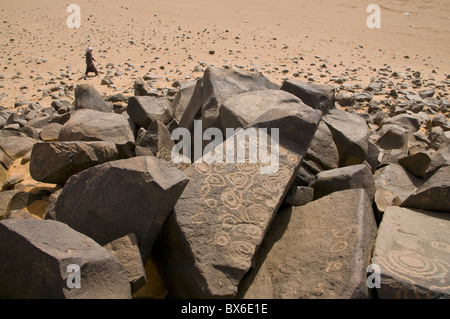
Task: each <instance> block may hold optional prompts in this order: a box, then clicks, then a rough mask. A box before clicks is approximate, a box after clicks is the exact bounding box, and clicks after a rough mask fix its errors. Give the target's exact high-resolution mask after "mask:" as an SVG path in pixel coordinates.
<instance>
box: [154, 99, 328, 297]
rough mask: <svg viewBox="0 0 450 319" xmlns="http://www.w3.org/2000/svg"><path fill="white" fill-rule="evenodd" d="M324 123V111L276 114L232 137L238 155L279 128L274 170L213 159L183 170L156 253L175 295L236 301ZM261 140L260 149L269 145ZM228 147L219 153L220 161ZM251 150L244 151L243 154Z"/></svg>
mask: <svg viewBox="0 0 450 319" xmlns="http://www.w3.org/2000/svg"><path fill="white" fill-rule="evenodd" d="M320 117H321V112H320V111H317V110H314V109H312V108H310V107H308V106H306V105H305V106H304V107H303V108H302V109H301V110H298V109H291V110H286V109H283V110H278V109H273V110H271V111H269V112H267V113H265V114H264V115H262V116H261V117H260V118H259V119H257V120H256V121H255V124H254V125H253V126H249V127H246V128H245V130H241V131H239V132H238V133H237V134H236V135H235V136H233V137H232V138H233V139H234V140H236V141H238V142H237V143H233V144H234V149H235V151H236V145H238V144H239V139H242V138H245V136H246V135H248V134H250V132H251V131H254V130H256V129H260V128H266V129H268V132H269V129H271V128H279V130H280V132H279V137H280V139H279V145H278V149H279V152H277V153H278V154H279V156H278V157H279V158H278V160H276V163H277V169H276V170H274V169H273V167H269V166H267V165H263V164H262V163H258V162H253V163H252V162H249V161H247V162H244V163H230V162H227V163H220V162H214V161H211V157H212V153H207V154H205V155H204V156H203V158H202V159H201V160H199V161H197V162H195V163H193V164H192V165H191V166H189V167H188V168H186V169H185V170H184V173H185V174H186V175H187V176H188V177H189V179H190V182H189V184H188V185H187V187H186V189H185V191H184V192H183V194H182V195H181V197H180V199H179V200H178V202H177V204H176V206H175V208H174V211H173V213H172V214H170V216H169V218H168V219H167V221H166V223H165V224H164V227H163V230H162V231H161V237H160V238H159V239H158V241H157V243H155V247H154V249H153V257H154V258H155V261H156V264H157V266H158V269H159V271H160V274H161V276H162V278H163V279H164V282H165V283H166V286H167V290H168V292H169V294H170V295H171V296H173V297H177V298H182V297H188V298H199V297H200V298H207V297H208V298H209V297H233V296H235V295H236V293H237V288H238V285H239V282H240V280H241V278H242V277H243V276H244V275H245V273H246V272H247V271H248V270H249V269H250V267H251V262H252V258H253V256H254V254H255V252H256V250H257V248H258V247H259V245H260V244H261V242H262V240H263V237H264V234H265V233H266V231H267V229H268V227H269V225H270V222H271V220H272V219H273V217H274V216H275V214H276V212H277V210H278V208H279V207H280V205H281V203H282V200H283V198H284V197H285V195H286V193H287V192H288V190H289V188H290V186H291V185H292V183H293V181H294V178H295V175H296V172H297V170H298V168H299V166H300V163H301V160H302V158H303V157H304V155H305V154H306V150H307V149H308V146H309V144H310V142H311V140H312V138H313V136H314V133H315V131H316V129H317V125H318V124H319V121H320ZM259 133H261V130H259ZM269 133H270V132H269ZM272 135H273V131H272ZM297 136H302V138H301V139H297V138H295V137H297ZM227 141H228V140H227ZM227 141H225V142H224V143H225V144H226V143H227ZM250 141H253V142H252V143H256V144H258V142H257V141H256V140H253V139H250ZM258 141H260V143H262V141H263V139H261V138H260V139H259V140H258ZM271 143H273V144H276V141H274V140H272V141H271ZM239 145H240V144H239ZM244 145H245V143H244ZM244 145H242V146H244ZM223 146H224V144H220V145H219V146H218V147H217V148H216V150H217V152H219V154H220V151H219V150H220V148H222V149H223ZM272 146H273V147H275V145H271V148H272ZM249 147H250V145H246V147H245V149H248V148H249ZM241 149H242V147H241ZM272 155H274V153H272ZM271 158H273V157H272V156H271ZM208 162H209V163H210V164H208ZM271 164H274V163H273V162H272V163H271Z"/></svg>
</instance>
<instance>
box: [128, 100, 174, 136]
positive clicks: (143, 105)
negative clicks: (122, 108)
mask: <svg viewBox="0 0 450 319" xmlns="http://www.w3.org/2000/svg"><path fill="white" fill-rule="evenodd" d="M127 113H128V115H129V116H130V118H131V119H132V120H133V122H134V123H136V124H137V125H138V126H140V127H143V128H145V129H147V128H148V127H149V126H150V124H151V123H152V121H155V120H159V121H161V122H162V123H164V124H165V125H166V124H168V123H169V122H170V121H171V120H172V114H173V111H172V104H171V102H170V101H169V100H167V99H165V98H156V97H152V96H132V97H130V98H129V99H128V108H127Z"/></svg>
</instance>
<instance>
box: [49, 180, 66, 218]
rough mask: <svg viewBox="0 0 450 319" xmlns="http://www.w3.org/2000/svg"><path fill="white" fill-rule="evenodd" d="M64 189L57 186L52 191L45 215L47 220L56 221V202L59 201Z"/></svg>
mask: <svg viewBox="0 0 450 319" xmlns="http://www.w3.org/2000/svg"><path fill="white" fill-rule="evenodd" d="M62 189H63V188H62V187H61V186H56V187H55V188H54V189H53V190H52V192H51V194H50V196H49V197H48V203H47V207H46V209H45V214H44V218H45V219H51V220H56V212H55V207H56V201H57V200H58V197H59V195H60V194H61V192H62Z"/></svg>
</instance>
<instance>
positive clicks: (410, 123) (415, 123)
mask: <svg viewBox="0 0 450 319" xmlns="http://www.w3.org/2000/svg"><path fill="white" fill-rule="evenodd" d="M387 124H393V125H398V126H401V127H403V128H404V129H406V130H408V131H411V132H416V131H418V130H419V129H420V120H419V117H418V116H417V115H410V114H399V115H396V116H394V117H388V118H386V119H384V120H382V121H381V122H380V127H383V126H384V125H387Z"/></svg>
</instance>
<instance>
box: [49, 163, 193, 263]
mask: <svg viewBox="0 0 450 319" xmlns="http://www.w3.org/2000/svg"><path fill="white" fill-rule="evenodd" d="M186 183H187V179H186V176H185V175H184V174H183V172H181V171H180V170H178V169H177V168H175V167H173V166H171V165H169V164H167V163H165V162H163V161H161V160H159V159H157V158H156V157H152V156H138V157H134V158H131V159H125V160H118V161H112V162H108V163H105V164H101V165H97V166H94V167H91V168H89V169H87V170H84V171H82V172H80V173H78V174H75V175H73V176H72V177H71V178H70V179H69V180H68V181H67V183H66V184H65V185H64V188H63V190H62V192H61V194H60V195H59V197H58V199H57V201H56V207H55V215H56V220H58V221H61V222H64V223H66V224H68V225H69V226H70V227H72V228H73V229H75V230H77V231H79V232H81V233H83V234H85V235H87V236H89V237H91V238H92V239H94V240H95V241H97V242H98V243H99V244H100V245H105V244H107V243H109V242H111V241H113V240H115V239H117V238H120V237H122V236H125V235H127V234H130V233H135V234H136V236H137V238H138V242H139V249H140V251H141V255H142V259H143V261H145V260H147V259H148V257H149V254H150V250H151V247H152V245H153V242H154V240H155V238H156V237H157V236H158V233H159V232H160V230H161V227H162V225H163V223H164V221H165V220H166V218H167V215H168V214H169V212H170V210H171V209H172V208H173V206H174V205H175V202H176V201H177V199H178V197H179V196H180V194H181V193H182V191H183V189H184V187H185V186H186Z"/></svg>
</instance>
